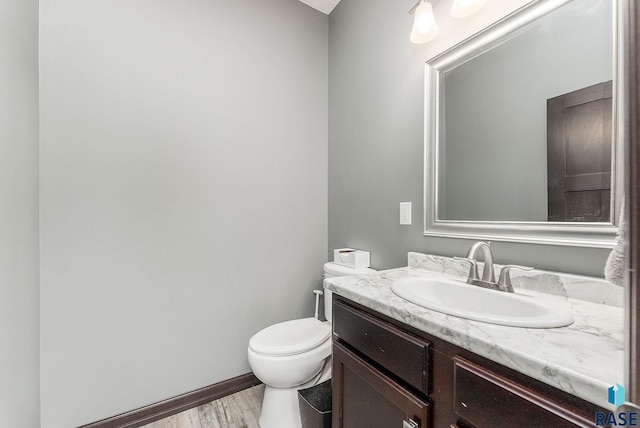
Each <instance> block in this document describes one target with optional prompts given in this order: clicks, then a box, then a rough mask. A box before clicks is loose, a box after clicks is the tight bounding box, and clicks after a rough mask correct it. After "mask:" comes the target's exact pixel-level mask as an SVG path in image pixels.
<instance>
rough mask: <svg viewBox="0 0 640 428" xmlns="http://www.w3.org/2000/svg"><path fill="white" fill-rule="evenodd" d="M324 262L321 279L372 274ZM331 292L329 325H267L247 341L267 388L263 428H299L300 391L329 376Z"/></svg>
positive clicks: (312, 322)
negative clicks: (322, 277)
mask: <svg viewBox="0 0 640 428" xmlns="http://www.w3.org/2000/svg"><path fill="white" fill-rule="evenodd" d="M375 272H376V271H375V270H373V269H369V268H363V269H353V268H349V267H346V266H341V265H338V264H335V263H325V265H324V277H325V278H331V277H335V276H345V275H363V274H371V273H375ZM331 294H332V293H331V291H328V290H325V291H324V313H325V317H326V319H327V320H328V321H325V322H322V321H319V320H318V319H316V318H314V317H311V318H302V319H297V320H291V321H285V322H281V323H278V324H274V325H272V326H269V327H267V328H265V329H263V330H260V331H259V332H258V333H256V334H254V335H253V337H251V339H250V340H249V348H248V350H247V354H248V357H249V365H250V366H251V369H252V370H253V373H254V374H255V375H256V377H257V378H258V379H260V380H261V381H262V382H263V383H264V384H265V390H264V398H263V400H262V411H261V413H260V421H259V422H260V427H261V428H301V427H302V424H301V422H300V409H299V407H298V390H299V389H303V388H308V387H310V386H313V385H315V384H318V383H320V382H324V381H325V380H327V379H329V378H331V323H330V322H331Z"/></svg>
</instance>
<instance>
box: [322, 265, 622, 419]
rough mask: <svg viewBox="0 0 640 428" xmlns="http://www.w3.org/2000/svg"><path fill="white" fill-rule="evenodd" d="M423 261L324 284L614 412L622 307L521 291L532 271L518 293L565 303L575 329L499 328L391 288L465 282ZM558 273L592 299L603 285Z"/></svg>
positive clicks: (620, 345)
mask: <svg viewBox="0 0 640 428" xmlns="http://www.w3.org/2000/svg"><path fill="white" fill-rule="evenodd" d="M412 256H413V257H414V259H415V257H417V258H418V259H419V260H418V262H417V263H416V261H415V260H412ZM421 256H422V255H419V254H417V253H410V255H409V264H410V266H408V267H404V268H398V269H390V270H385V271H380V272H379V273H377V274H372V275H360V276H349V277H338V278H329V279H326V280H325V282H324V287H325V288H326V289H328V290H331V291H333V292H335V293H337V294H339V295H341V296H343V297H346V298H347V299H350V300H352V301H354V302H356V303H359V304H361V305H363V306H366V307H368V308H370V309H373V310H374V311H377V312H379V313H382V314H384V315H387V316H390V317H391V318H394V319H396V320H398V321H401V322H403V323H405V324H408V325H410V326H412V327H415V328H417V329H419V330H421V331H424V332H425V333H428V334H431V335H433V336H436V337H438V338H440V339H443V340H445V341H447V342H450V343H452V344H454V345H457V346H459V347H461V348H464V349H467V350H469V351H472V352H474V353H476V354H478V355H481V356H483V357H485V358H488V359H490V360H492V361H495V362H497V363H500V364H502V365H504V366H507V367H509V368H511V369H514V370H516V371H518V372H520V373H523V374H525V375H527V376H530V377H532V378H534V379H537V380H539V381H541V382H544V383H546V384H548V385H551V386H554V387H556V388H558V389H560V390H563V391H565V392H568V393H570V394H572V395H575V396H577V397H580V398H582V399H584V400H586V401H589V402H591V403H594V404H596V405H599V406H601V407H604V408H607V409H611V410H614V409H615V407H613V406H612V405H611V404H609V403H608V401H607V398H608V393H607V392H608V389H609V387H611V386H612V385H614V384H615V383H619V384H621V385H624V382H623V379H624V311H623V309H622V307H619V306H615V305H613V304H603V303H596V302H594V301H589V300H583V299H579V298H574V297H570V296H569V295H567V293H557V292H554V294H549V290H545V292H539V291H534V290H531V289H530V288H534V287H527V288H526V289H525V288H522V287H518V285H525V284H529V285H530V284H531V283H532V281H531V279H532V277H535V275H536V273H533V274H532V273H527V274H526V278H524V279H528V281H524V280H522V278H521V280H520V281H518V280H517V279H516V277H515V275H514V278H513V282H514V287H515V288H516V293H519V294H526V295H530V296H535V297H536V298H538V299H543V300H547V301H549V303H550V304H561V305H566V307H567V308H568V310H569V311H570V312H571V314H572V315H573V316H574V318H575V322H574V323H573V324H571V325H570V326H567V327H561V328H550V329H531V328H518V327H506V326H499V325H493V324H487V323H482V322H477V321H471V320H467V319H463V318H458V317H455V316H450V315H446V314H443V313H440V312H436V311H433V310H429V309H426V308H423V307H421V306H418V305H415V304H413V303H410V302H408V301H406V300H404V299H402V298H401V297H399V296H397V295H396V294H394V293H393V292H392V291H391V284H392V283H393V282H394V281H395V280H397V279H401V278H406V277H410V276H424V275H429V276H434V275H441V276H448V277H456V278H460V275H459V273H460V272H457V271H454V272H451V271H449V270H448V269H439V268H438V269H435V268H433V266H430V268H427V266H426V264H425V263H424V262H425V260H426V259H424V258H421ZM424 256H426V255H424ZM426 257H431V259H430V260H431V261H433V259H434V256H426ZM435 259H438V260H437V262H438V263H436V265H437V266H442V265H443V263H447V259H446V258H439V257H437V256H435ZM449 260H450V259H449ZM537 274H538V275H543V277H544V278H547V277H548V276H549V275H552V273H547V272H541V271H537ZM559 275H560V276H561V280H560V281H556V282H560V283H564V284H565V285H566V284H573V285H574V288H575V284H576V283H579V282H586V283H589V284H587V285H586V286H585V287H583V289H588V290H589V293H590V294H592V295H593V294H594V291H593V290H594V289H595V288H597V287H599V286H601V284H599V283H600V282H601V283H604V281H603V280H599V279H596V278H593V281H589V278H586V277H576V276H573V275H566V277H562V274H559ZM523 276H524V274H523ZM554 278H556V279H557V278H558V277H557V276H554ZM576 278H579V279H581V280H576ZM566 288H567V289H570V288H571V287H570V286H567V287H566ZM612 290H613V291H612ZM603 292H606V293H610V294H615V293H617V291H616V289H615V288H613V289H607V288H606V287H605V289H603V290H601V292H600V294H602V293H603ZM562 294H564V295H562ZM568 294H570V293H568ZM590 300H594V299H590ZM596 300H597V299H596ZM614 300H616V299H614Z"/></svg>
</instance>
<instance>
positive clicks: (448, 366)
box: [325, 253, 623, 428]
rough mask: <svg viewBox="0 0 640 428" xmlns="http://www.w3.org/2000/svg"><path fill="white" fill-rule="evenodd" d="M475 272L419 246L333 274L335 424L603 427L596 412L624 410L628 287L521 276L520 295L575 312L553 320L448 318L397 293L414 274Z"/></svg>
mask: <svg viewBox="0 0 640 428" xmlns="http://www.w3.org/2000/svg"><path fill="white" fill-rule="evenodd" d="M465 273H466V272H465V268H464V266H460V263H459V262H457V261H453V260H452V259H448V258H444V257H438V256H427V255H423V254H417V253H410V254H409V266H408V267H407V268H401V269H392V270H388V271H382V272H380V273H379V274H375V275H367V276H359V277H346V278H337V279H330V280H326V281H325V287H326V288H327V289H330V290H332V291H333V292H334V304H333V340H334V343H333V426H334V427H345V428H359V427H363V428H364V427H367V428H375V427H384V428H388V427H399V428H400V427H402V428H416V427H420V428H425V427H438V428H440V427H444V428H449V427H461V428H474V427H475V428H483V427H489V428H496V427H520V426H522V427H525V426H526V427H551V426H553V427H573V426H595V414H596V412H609V411H612V410H614V409H615V407H612V405H611V404H609V403H608V389H609V388H610V387H611V386H612V385H615V384H616V383H622V381H621V379H623V368H622V365H623V334H622V333H623V332H622V330H623V310H622V308H621V307H619V306H618V303H621V299H622V294H621V290H620V289H618V288H616V287H614V286H610V285H609V284H608V283H606V282H605V281H602V280H599V279H596V278H586V277H577V276H572V275H563V274H555V273H551V272H541V271H533V272H521V273H519V274H516V275H514V276H513V283H514V287H515V288H516V293H520V294H522V295H525V296H529V297H531V298H532V299H543V300H544V299H548V302H549V303H548V304H550V305H563V304H564V305H566V307H567V308H568V309H569V310H570V311H571V313H572V315H573V317H574V319H575V322H574V323H573V324H571V325H569V326H567V327H561V328H550V329H531V328H519V327H508V326H500V325H493V324H487V323H482V322H477V321H470V320H467V319H463V318H459V317H454V316H450V315H445V314H443V313H440V312H436V311H433V310H429V309H426V308H424V307H422V306H418V305H414V304H412V303H409V302H407V301H406V300H404V299H402V298H400V297H399V296H397V295H395V294H394V293H393V292H392V290H391V285H392V284H393V282H394V281H396V280H399V279H403V278H407V277H414V276H416V277H419V276H442V277H446V278H462V279H464V275H465ZM535 286H537V287H539V288H540V291H544V292H540V291H533V290H531V288H535ZM583 299H584V300H583Z"/></svg>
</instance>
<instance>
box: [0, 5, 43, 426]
mask: <svg viewBox="0 0 640 428" xmlns="http://www.w3.org/2000/svg"><path fill="white" fill-rule="evenodd" d="M38 299H39V297H38V2H37V1H36V0H3V1H2V2H0V427H24V428H32V427H37V426H39V419H40V418H39V416H40V402H39V380H38V372H39V367H38V349H39V344H38V329H39V327H38V319H39V315H38V306H39V303H38Z"/></svg>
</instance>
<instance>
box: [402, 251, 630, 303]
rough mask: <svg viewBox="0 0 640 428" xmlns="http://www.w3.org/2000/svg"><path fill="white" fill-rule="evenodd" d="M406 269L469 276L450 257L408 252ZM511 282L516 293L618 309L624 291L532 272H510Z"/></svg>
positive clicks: (609, 285) (571, 277) (556, 274)
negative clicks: (564, 298) (407, 266)
mask: <svg viewBox="0 0 640 428" xmlns="http://www.w3.org/2000/svg"><path fill="white" fill-rule="evenodd" d="M408 265H409V267H410V268H413V269H420V270H426V271H431V272H439V273H444V274H447V275H452V276H457V277H461V278H466V277H467V276H468V274H469V267H468V265H467V264H466V263H462V262H460V261H458V260H454V259H453V258H451V257H443V256H434V255H431V254H422V253H414V252H409V253H408ZM478 266H480V267H483V263H481V262H480V263H478ZM502 267H503V265H500V264H498V263H494V268H495V270H496V271H497V272H499V271H500V269H501V268H502ZM511 282H512V283H513V286H514V288H515V289H516V291H517V289H518V288H520V289H525V290H532V291H537V292H541V293H547V294H553V295H557V296H563V297H567V298H571V299H578V300H584V301H587V302H592V303H599V304H603V305H609V306H615V307H619V308H621V307H623V305H624V288H623V287H619V286H617V285H614V284H612V283H610V282H609V281H606V280H604V279H601V278H595V277H588V276H581V275H573V274H568V273H560V272H550V271H544V270H539V269H534V270H532V271H522V270H512V271H511Z"/></svg>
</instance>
